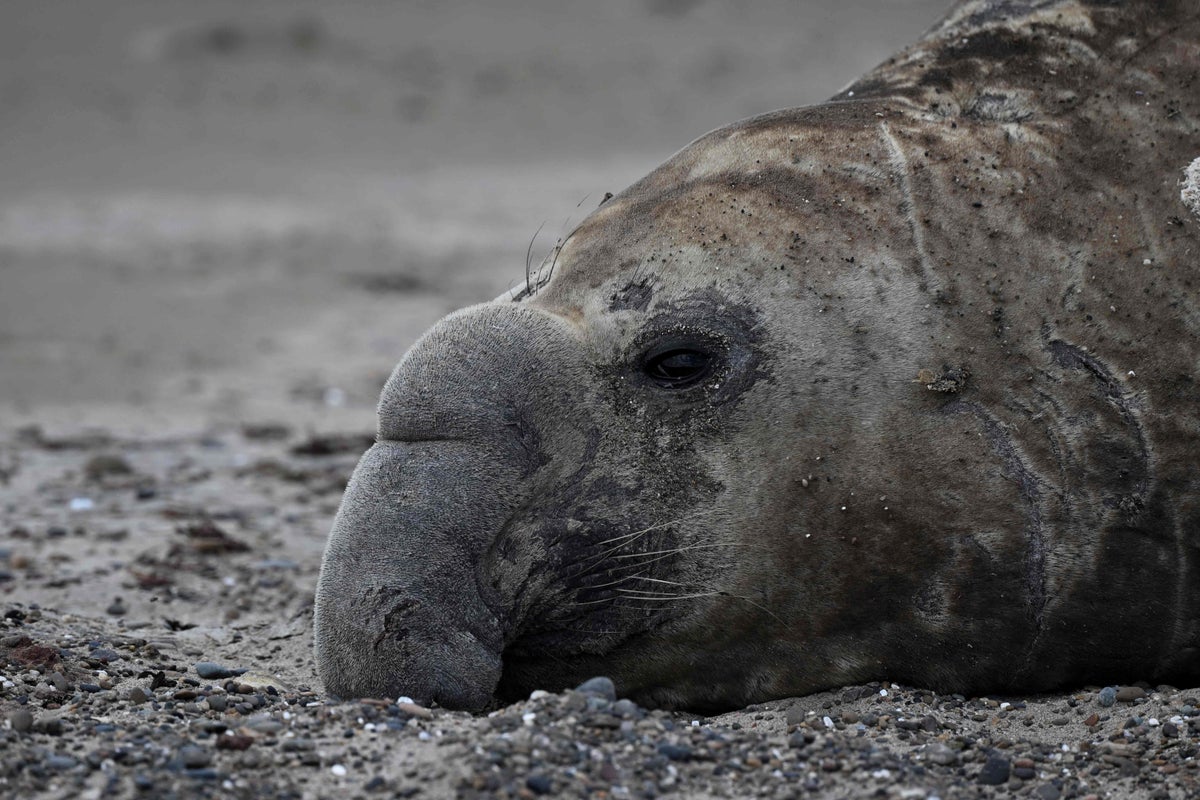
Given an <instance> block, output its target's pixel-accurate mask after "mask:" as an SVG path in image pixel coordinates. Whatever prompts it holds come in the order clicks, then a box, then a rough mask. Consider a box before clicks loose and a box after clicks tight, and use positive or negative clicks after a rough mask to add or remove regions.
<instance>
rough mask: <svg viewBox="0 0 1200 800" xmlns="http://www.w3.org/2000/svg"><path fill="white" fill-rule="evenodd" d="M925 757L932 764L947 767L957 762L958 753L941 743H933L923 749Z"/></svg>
mask: <svg viewBox="0 0 1200 800" xmlns="http://www.w3.org/2000/svg"><path fill="white" fill-rule="evenodd" d="M925 755H926V758H928V759H929V760H930V761H932V762H933V763H934V764H941V765H942V766H947V765H950V764H953V763H955V762H956V761H958V753H956V752H955V751H954V750H953V748H951V747H949V746H947V745H945V744H943V743H942V742H935V743H933V744H931V745H929V747H927V748H926V749H925Z"/></svg>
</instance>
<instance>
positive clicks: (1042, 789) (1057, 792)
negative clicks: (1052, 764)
mask: <svg viewBox="0 0 1200 800" xmlns="http://www.w3.org/2000/svg"><path fill="white" fill-rule="evenodd" d="M1033 794H1034V796H1036V797H1038V798H1039V799H1040V800H1058V798H1060V797H1062V789H1061V788H1060V787H1058V786H1055V785H1054V784H1053V783H1043V784H1042V785H1041V786H1039V787H1037V788H1036V789H1034V790H1033Z"/></svg>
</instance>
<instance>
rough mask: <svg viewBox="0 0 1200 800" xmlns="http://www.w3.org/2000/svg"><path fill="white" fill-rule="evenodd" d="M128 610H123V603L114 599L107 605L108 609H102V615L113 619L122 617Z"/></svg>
mask: <svg viewBox="0 0 1200 800" xmlns="http://www.w3.org/2000/svg"><path fill="white" fill-rule="evenodd" d="M128 610H129V609H127V608H125V602H124V601H123V600H121V598H119V597H116V598H113V601H112V602H111V603H109V604H108V608H106V609H104V613H106V614H111V615H112V616H114V617H122V616H124V615H125V613H126V612H127V611H128Z"/></svg>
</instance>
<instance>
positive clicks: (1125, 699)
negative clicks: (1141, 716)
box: [1116, 686, 1146, 703]
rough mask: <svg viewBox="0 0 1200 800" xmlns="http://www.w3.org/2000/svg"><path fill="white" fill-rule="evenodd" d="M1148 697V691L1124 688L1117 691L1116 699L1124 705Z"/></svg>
mask: <svg viewBox="0 0 1200 800" xmlns="http://www.w3.org/2000/svg"><path fill="white" fill-rule="evenodd" d="M1145 696H1146V690H1145V689H1143V688H1142V687H1140V686H1122V687H1121V688H1120V689H1117V694H1116V699H1117V700H1119V701H1120V702H1122V703H1132V702H1133V701H1134V700H1141V699H1142V698H1143V697H1145Z"/></svg>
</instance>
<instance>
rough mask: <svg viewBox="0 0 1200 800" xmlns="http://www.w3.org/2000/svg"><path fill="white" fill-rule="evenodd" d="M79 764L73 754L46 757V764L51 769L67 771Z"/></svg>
mask: <svg viewBox="0 0 1200 800" xmlns="http://www.w3.org/2000/svg"><path fill="white" fill-rule="evenodd" d="M78 765H79V762H78V761H76V760H75V759H74V758H71V756H62V755H53V756H48V757H47V758H46V766H47V767H48V768H50V769H54V770H59V771H60V772H66V771H67V770H69V769H75V767H77V766H78Z"/></svg>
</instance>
